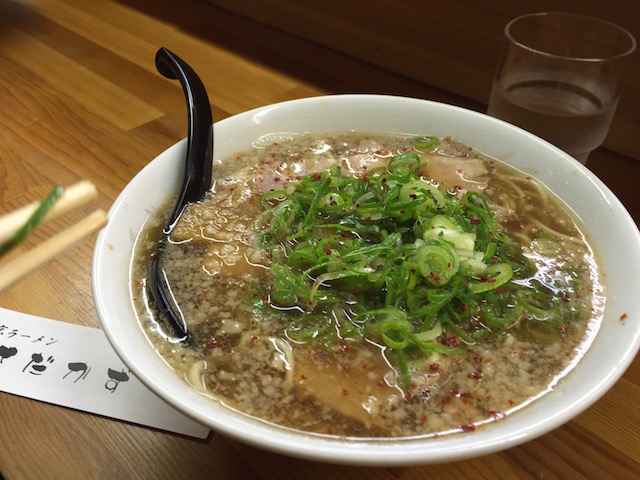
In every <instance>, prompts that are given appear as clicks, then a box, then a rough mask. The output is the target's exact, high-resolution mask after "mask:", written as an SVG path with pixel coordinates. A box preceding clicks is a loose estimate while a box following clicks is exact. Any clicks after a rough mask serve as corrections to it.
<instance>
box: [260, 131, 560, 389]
mask: <svg viewBox="0 0 640 480" xmlns="http://www.w3.org/2000/svg"><path fill="white" fill-rule="evenodd" d="M434 138H435V137H427V136H424V137H418V138H416V139H414V141H413V145H414V147H415V148H416V149H417V150H418V151H424V150H428V149H433V148H434V147H435V146H437V143H435V140H434ZM421 171H422V166H421V161H420V156H419V155H418V154H416V153H414V152H408V153H403V154H400V155H397V156H395V157H393V158H392V159H390V161H389V164H388V166H387V167H379V168H376V169H373V170H371V171H369V172H368V173H367V174H366V175H365V176H363V177H360V178H353V177H346V176H343V175H342V173H341V170H340V167H339V166H337V165H335V166H333V167H331V168H329V169H327V170H325V171H322V172H318V173H312V174H308V175H306V176H304V177H303V178H302V179H301V180H300V181H295V182H290V183H288V184H287V185H286V186H285V188H284V189H283V190H277V191H272V192H269V193H267V194H265V195H264V197H263V198H262V206H263V207H264V211H263V212H262V213H261V214H260V215H259V217H258V218H257V220H256V222H255V224H254V228H255V229H256V231H257V232H258V233H259V244H260V246H261V248H262V249H263V250H264V251H265V252H266V253H267V254H268V256H270V258H271V259H272V265H271V272H272V274H273V277H274V282H273V285H272V287H270V288H269V289H268V294H269V301H270V304H271V305H272V306H274V307H276V308H279V309H281V310H286V309H295V310H298V313H299V312H300V311H302V312H304V314H302V315H298V316H295V317H294V315H292V316H291V325H290V327H289V329H288V332H289V335H290V337H291V338H293V339H294V340H295V341H301V342H305V341H309V342H310V341H314V342H315V341H320V340H325V341H327V342H331V341H335V340H336V339H340V340H341V341H345V339H348V338H349V337H355V336H364V337H366V338H368V339H370V340H372V341H375V342H378V343H381V344H384V345H386V346H387V347H388V348H390V349H391V350H392V351H393V352H394V353H395V359H396V364H397V367H398V370H399V373H400V378H401V380H402V382H403V385H404V387H405V388H407V389H409V388H410V386H411V385H410V383H411V381H410V375H409V369H410V368H411V362H412V361H418V360H420V359H424V357H425V355H426V356H429V355H439V354H443V353H445V354H447V353H448V354H460V353H464V349H463V348H461V347H462V345H463V344H464V343H474V342H476V341H477V339H478V337H479V336H481V335H486V334H487V332H489V334H491V333H500V332H504V331H506V330H507V329H509V328H512V327H513V326H515V325H516V324H519V323H521V322H522V321H523V320H526V321H527V322H538V323H539V322H545V325H544V326H543V328H527V332H529V333H531V332H535V331H538V330H540V331H541V332H542V333H543V335H544V338H543V340H545V341H546V340H548V338H549V337H550V334H549V330H553V328H554V326H555V325H557V324H562V315H561V312H560V311H559V309H557V308H554V307H552V304H553V301H550V300H549V298H551V297H549V292H548V291H546V290H545V289H544V288H542V287H541V285H539V284H538V283H536V282H529V281H528V280H527V279H528V278H529V277H530V276H531V274H532V273H533V266H532V264H531V262H530V261H529V259H528V258H527V257H526V256H525V255H524V253H523V251H522V248H521V247H520V246H519V245H518V244H517V243H516V242H515V241H514V240H513V239H512V238H511V236H510V235H509V234H508V233H507V232H506V231H505V230H504V229H503V228H502V227H501V226H500V224H499V223H498V221H497V220H496V218H495V216H494V215H493V213H492V212H491V211H490V209H489V202H488V200H487V198H486V197H485V196H484V195H482V194H479V193H476V192H459V191H455V190H454V191H445V190H444V189H442V188H441V187H439V186H437V184H436V183H434V182H431V181H428V180H426V179H425V178H423V177H421V176H420V172H421ZM552 296H553V295H552ZM336 311H339V312H342V313H341V315H342V317H341V318H342V320H341V321H339V322H336V323H337V327H338V328H328V325H329V324H330V322H331V318H332V315H333V318H336V316H335V312H336ZM318 319H324V321H322V320H320V321H318ZM547 327H551V328H547ZM332 339H333V340H332ZM452 339H453V341H452ZM458 340H459V341H460V342H458Z"/></svg>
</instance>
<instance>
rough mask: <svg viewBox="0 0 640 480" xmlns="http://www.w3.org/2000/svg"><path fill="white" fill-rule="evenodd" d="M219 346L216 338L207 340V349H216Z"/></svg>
mask: <svg viewBox="0 0 640 480" xmlns="http://www.w3.org/2000/svg"><path fill="white" fill-rule="evenodd" d="M218 344H219V342H218V339H217V338H216V337H211V338H210V339H209V340H207V347H209V348H216V347H217V346H218Z"/></svg>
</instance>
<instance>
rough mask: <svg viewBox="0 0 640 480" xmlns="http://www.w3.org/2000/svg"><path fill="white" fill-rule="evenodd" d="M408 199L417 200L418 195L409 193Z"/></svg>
mask: <svg viewBox="0 0 640 480" xmlns="http://www.w3.org/2000/svg"><path fill="white" fill-rule="evenodd" d="M409 198H418V195H417V194H415V193H410V194H409Z"/></svg>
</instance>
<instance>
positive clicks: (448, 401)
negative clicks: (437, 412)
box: [442, 395, 451, 405]
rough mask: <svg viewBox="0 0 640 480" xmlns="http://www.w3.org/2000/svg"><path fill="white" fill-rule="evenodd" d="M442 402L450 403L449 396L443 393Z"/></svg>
mask: <svg viewBox="0 0 640 480" xmlns="http://www.w3.org/2000/svg"><path fill="white" fill-rule="evenodd" d="M442 403H444V404H445V405H446V404H447V403H451V397H449V396H448V395H445V396H444V397H442Z"/></svg>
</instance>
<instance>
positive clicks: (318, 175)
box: [312, 173, 322, 181]
mask: <svg viewBox="0 0 640 480" xmlns="http://www.w3.org/2000/svg"><path fill="white" fill-rule="evenodd" d="M312 178H313V179H314V180H315V181H318V180H320V179H321V178H322V177H321V176H320V174H319V173H314V174H313V177H312Z"/></svg>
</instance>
